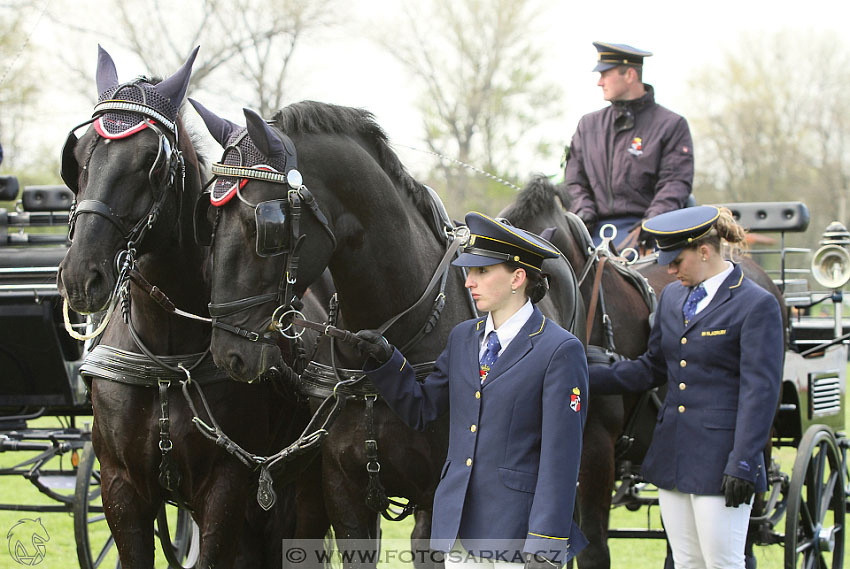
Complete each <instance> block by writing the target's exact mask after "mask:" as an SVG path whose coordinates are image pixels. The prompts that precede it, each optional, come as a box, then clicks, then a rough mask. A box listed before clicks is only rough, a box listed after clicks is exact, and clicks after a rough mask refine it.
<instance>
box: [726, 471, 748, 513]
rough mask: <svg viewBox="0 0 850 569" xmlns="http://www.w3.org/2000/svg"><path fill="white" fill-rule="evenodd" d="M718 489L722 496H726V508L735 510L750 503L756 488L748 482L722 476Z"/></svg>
mask: <svg viewBox="0 0 850 569" xmlns="http://www.w3.org/2000/svg"><path fill="white" fill-rule="evenodd" d="M720 489H721V490H722V491H723V495H724V496H726V507H727V508H737V507H738V506H740V505H741V504H746V503H747V502H749V501H750V498H752V497H753V494H754V493H755V490H756V487H755V484H753V483H752V482H750V481H749V480H744V479H743V478H738V477H737V476H731V475H729V474H724V475H723V482H722V483H721V484H720Z"/></svg>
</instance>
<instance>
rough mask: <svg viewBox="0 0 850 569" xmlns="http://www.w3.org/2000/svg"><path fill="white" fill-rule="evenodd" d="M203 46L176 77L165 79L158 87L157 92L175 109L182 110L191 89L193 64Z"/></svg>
mask: <svg viewBox="0 0 850 569" xmlns="http://www.w3.org/2000/svg"><path fill="white" fill-rule="evenodd" d="M199 49H201V46H198V47H196V48H195V49H194V50H193V51H192V54H191V55H190V56H189V59H187V60H186V63H184V64H183V66H182V67H181V68H180V69H178V70H177V72H176V73H174V75H172V76H171V77H169V78H168V79H163V80H162V81H160V82H159V83H158V84H157V85H156V90H157V92H158V93H159V94H160V95H162V96H164V97H167V98H168V99H169V100H170V101H171V104H173V105H174V108H175V109H177V108H180V103H182V102H183V97H185V96H186V89H187V88H188V87H189V79H190V78H191V76H192V64H193V63H195V57H196V56H197V55H198V50H199Z"/></svg>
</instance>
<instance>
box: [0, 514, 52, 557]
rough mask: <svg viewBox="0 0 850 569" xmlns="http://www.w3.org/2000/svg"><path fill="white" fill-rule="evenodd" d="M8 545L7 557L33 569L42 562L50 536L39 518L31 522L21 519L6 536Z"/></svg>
mask: <svg viewBox="0 0 850 569" xmlns="http://www.w3.org/2000/svg"><path fill="white" fill-rule="evenodd" d="M6 541H7V543H8V545H9V555H11V556H12V559H14V560H15V562H16V563H18V564H19V565H26V566H27V567H33V566H35V565H38V564H39V563H41V562H42V561H44V556H45V554H46V553H47V546H45V545H44V544H45V543H47V542H48V541H50V535H48V533H47V530H46V529H44V525H43V524H42V523H41V518H38V519H35V520H31V519H27V518H25V519H22V520H19V521H18V523H16V524H15V525H13V526H12V529H10V530H9V532H8V533H7V534H6Z"/></svg>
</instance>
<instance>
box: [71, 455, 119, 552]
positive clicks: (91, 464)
mask: <svg viewBox="0 0 850 569" xmlns="http://www.w3.org/2000/svg"><path fill="white" fill-rule="evenodd" d="M95 465H96V458H95V456H94V449H93V448H92V444H91V441H88V442H86V443H85V445H84V446H83V454H82V457H81V458H80V465H79V467H78V468H77V482H76V491H75V493H74V538H75V540H76V542H77V559H78V560H79V562H80V569H98V568H100V567H103V568H106V567H115V568H116V569H118V568H120V567H121V562H120V561H119V560H118V549H117V548H116V547H115V540H114V539H113V538H112V532H111V531H110V530H109V526H108V525H107V523H106V516H104V514H103V504H102V502H101V500H100V469H99V468H97V467H96V466H95Z"/></svg>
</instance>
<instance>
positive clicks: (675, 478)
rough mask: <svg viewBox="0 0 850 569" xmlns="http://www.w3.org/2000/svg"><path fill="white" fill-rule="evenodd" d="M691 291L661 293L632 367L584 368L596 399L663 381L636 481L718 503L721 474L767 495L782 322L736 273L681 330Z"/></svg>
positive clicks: (775, 307) (679, 288)
mask: <svg viewBox="0 0 850 569" xmlns="http://www.w3.org/2000/svg"><path fill="white" fill-rule="evenodd" d="M689 291H690V289H689V288H688V287H685V286H683V285H682V284H681V283H679V282H678V281H677V282H674V283H671V284H669V285H667V286H666V287H665V288H664V290H663V291H662V294H661V299H660V300H659V304H658V312H657V316H656V321H655V324H654V325H653V327H652V333H651V334H650V337H649V349H648V350H647V352H646V353H645V354H643V355H642V356H640V357H639V358H638V359H636V360H626V361H622V362H617V363H615V364H614V365H612V366H611V367H606V366H591V368H590V374H591V375H590V377H591V385H592V386H593V392H594V393H606V394H607V393H621V392H629V391H632V392H633V391H643V390H646V389H649V388H650V387H654V386H658V385H662V384H663V383H664V382H665V381H666V382H667V397H666V399H665V401H664V405H663V406H662V408H661V410H660V411H659V412H658V419H657V423H656V425H655V432H654V434H653V437H652V443H651V444H650V447H649V450H648V451H647V454H646V458H645V459H644V461H643V466H642V474H643V476H644V478H646V479H647V480H648V481H649V482H652V483H653V484H655V485H656V486H658V487H659V488H663V489H665V490H673V489H675V490H678V491H680V492H684V493H688V494H702V495H711V494H722V492H721V490H720V484H721V482H722V480H723V475H724V474H730V475H732V476H737V477H738V478H743V479H744V480H749V481H750V482H753V483H754V484H755V487H756V491H758V492H763V491H765V490H766V488H767V485H766V471H765V464H764V455H763V452H764V447H765V444H766V443H767V441H768V437H769V435H770V427H771V424H772V422H773V416H774V414H775V412H776V405H777V403H778V401H779V388H780V385H781V382H782V359H783V349H784V347H783V331H782V315H781V312H780V309H779V304H778V303H777V302H776V299H775V298H774V297H773V295H771V294H770V293H768V292H767V291H765V290H764V289H762V288H761V287H759V286H758V285H756V284H755V283H753V282H752V281H751V280H749V279H747V278H745V277H744V275H743V272H742V271H741V268H740V266H737V265H736V266H735V268H734V269H733V270H732V273H731V274H730V275H729V276H728V277H727V278H726V279H725V280H724V281H723V284H721V286H720V288H719V289H718V291H717V294H716V295H715V296H714V298H712V299H711V302H710V303H709V305H708V306H706V307H705V308H704V309H703V310H702V311H701V312H699V314H697V315H696V316H695V317H694V318H693V319H692V320H691V321H690V322H689V323H688V325H687V326H685V324H684V316H683V315H682V307H683V305H684V304H685V299H686V298H687V296H688V293H689Z"/></svg>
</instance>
